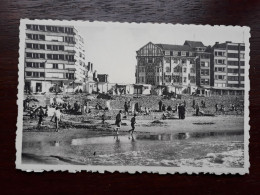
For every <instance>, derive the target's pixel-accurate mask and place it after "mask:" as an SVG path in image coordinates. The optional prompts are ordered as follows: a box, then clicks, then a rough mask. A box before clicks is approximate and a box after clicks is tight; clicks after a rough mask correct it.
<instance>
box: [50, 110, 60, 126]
mask: <svg viewBox="0 0 260 195" xmlns="http://www.w3.org/2000/svg"><path fill="white" fill-rule="evenodd" d="M53 118H54V119H55V127H56V131H58V128H59V122H60V121H61V113H60V111H59V108H58V107H56V109H55V111H54V114H53V116H52V118H51V122H52V119H53Z"/></svg>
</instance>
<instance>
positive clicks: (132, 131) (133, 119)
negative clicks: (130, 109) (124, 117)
mask: <svg viewBox="0 0 260 195" xmlns="http://www.w3.org/2000/svg"><path fill="white" fill-rule="evenodd" d="M135 117H136V114H134V116H133V117H132V118H131V127H132V129H131V130H129V133H130V134H131V135H133V133H134V130H135V123H136V118H135Z"/></svg>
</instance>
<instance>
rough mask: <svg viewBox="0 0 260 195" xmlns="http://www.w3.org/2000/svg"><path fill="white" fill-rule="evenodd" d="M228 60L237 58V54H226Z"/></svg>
mask: <svg viewBox="0 0 260 195" xmlns="http://www.w3.org/2000/svg"><path fill="white" fill-rule="evenodd" d="M228 57H229V58H238V53H228Z"/></svg>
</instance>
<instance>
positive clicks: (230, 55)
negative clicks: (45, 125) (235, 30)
mask: <svg viewBox="0 0 260 195" xmlns="http://www.w3.org/2000/svg"><path fill="white" fill-rule="evenodd" d="M211 63H212V65H211V66H212V68H214V72H213V74H212V77H213V79H212V83H211V85H212V86H213V93H215V94H220V95H233V94H234V95H235V94H243V93H244V80H245V75H244V74H245V44H244V43H232V42H229V41H227V42H225V43H218V42H216V43H215V45H214V46H213V47H212V61H211Z"/></svg>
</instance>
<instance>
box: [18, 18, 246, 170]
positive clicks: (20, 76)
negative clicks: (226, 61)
mask: <svg viewBox="0 0 260 195" xmlns="http://www.w3.org/2000/svg"><path fill="white" fill-rule="evenodd" d="M28 22H34V23H39V24H41V23H46V22H48V23H50V24H61V25H66V24H68V25H71V24H72V23H77V25H78V26H79V25H84V24H86V23H97V24H110V23H113V24H119V25H122V24H128V25H129V24H132V25H173V26H196V27H202V28H203V27H218V28H219V27H224V28H243V29H244V32H245V34H244V39H245V46H246V49H245V64H246V66H245V93H244V94H245V97H244V168H210V167H203V168H202V167H188V166H182V167H162V166H92V165H29V164H22V163H21V152H22V151H21V150H22V131H23V117H22V116H23V88H24V44H25V24H26V23H28ZM73 25H75V24H73ZM19 32H20V33H19V40H20V42H19V64H18V87H17V89H18V94H17V98H18V99H17V106H18V116H17V124H16V126H17V131H16V143H15V146H16V161H15V164H16V169H20V170H22V171H26V172H43V171H55V172H56V171H63V172H64V171H68V172H70V173H76V172H81V171H86V172H98V173H105V172H110V173H114V172H120V173H129V174H134V173H144V172H146V173H158V174H175V173H179V174H184V173H186V174H189V175H190V174H200V173H204V174H206V173H209V174H216V175H221V174H226V175H227V174H233V175H234V174H240V175H244V174H246V173H249V168H250V162H249V139H250V135H249V130H250V125H249V120H250V117H249V91H250V79H249V67H250V65H249V61H250V42H249V39H250V37H251V34H250V27H248V26H232V25H228V26H225V25H195V24H179V23H177V24H171V23H151V22H148V23H136V22H113V21H109V22H102V21H83V20H77V21H75V20H51V19H48V20H39V19H32V20H31V19H20V27H19ZM247 64H248V65H247Z"/></svg>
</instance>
